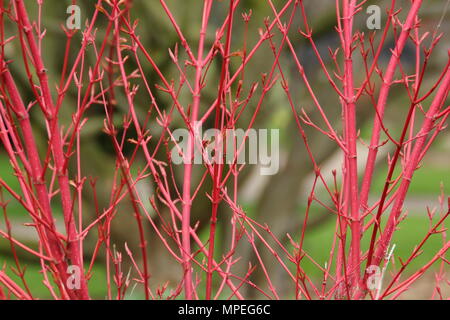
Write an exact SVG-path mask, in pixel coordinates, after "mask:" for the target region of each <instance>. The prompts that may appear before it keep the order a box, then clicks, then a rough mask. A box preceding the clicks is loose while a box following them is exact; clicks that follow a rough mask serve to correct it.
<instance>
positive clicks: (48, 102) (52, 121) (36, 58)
mask: <svg viewBox="0 0 450 320" xmlns="http://www.w3.org/2000/svg"><path fill="white" fill-rule="evenodd" d="M16 10H17V15H18V19H19V21H20V23H21V24H22V26H23V28H24V32H25V35H26V37H27V40H28V45H29V48H30V53H31V57H32V59H33V62H34V66H35V68H36V73H37V75H38V78H39V83H40V85H41V90H42V96H43V100H44V104H45V108H46V111H47V114H48V115H49V116H48V119H47V120H48V122H49V126H50V143H51V146H52V153H53V158H54V160H55V165H56V170H57V175H58V183H59V187H60V193H61V203H62V207H63V212H64V221H65V224H66V231H67V242H68V251H69V256H70V259H71V262H72V263H73V264H74V265H76V266H78V267H79V268H80V269H81V270H84V268H83V265H82V261H83V259H82V257H81V251H80V246H81V243H80V239H78V233H77V230H76V226H75V219H74V217H73V212H72V196H71V194H70V184H69V177H68V174H67V170H66V169H64V164H65V153H64V149H63V142H62V138H61V133H60V130H59V125H58V110H57V109H56V108H55V105H54V103H53V99H52V96H51V92H50V87H49V84H48V77H47V71H46V68H45V66H44V63H43V60H42V57H41V53H40V51H39V48H38V46H37V44H36V41H35V39H34V37H33V33H32V30H33V27H32V25H31V23H30V21H29V18H28V13H27V11H26V8H25V5H24V3H23V0H16ZM77 294H79V296H80V298H82V299H89V295H88V290H87V284H86V278H85V276H84V271H82V272H81V288H80V290H77Z"/></svg>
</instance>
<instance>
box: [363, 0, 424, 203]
mask: <svg viewBox="0 0 450 320" xmlns="http://www.w3.org/2000/svg"><path fill="white" fill-rule="evenodd" d="M421 4H422V0H416V1H414V2H413V4H412V7H411V10H410V11H409V13H408V17H407V19H406V22H405V23H404V24H403V28H402V32H401V34H400V37H399V38H398V40H397V42H396V45H395V49H394V50H393V52H392V56H391V59H390V60H389V64H388V67H387V70H386V73H385V74H384V75H383V81H382V85H381V89H380V93H379V96H378V102H377V106H376V112H377V113H378V115H376V116H375V117H374V123H373V129H372V138H371V141H370V148H369V154H368V156H367V162H366V166H365V173H364V178H363V180H362V181H363V182H362V185H361V209H362V210H365V209H366V208H367V200H368V198H369V192H370V186H371V184H372V178H373V172H374V170H375V163H376V158H377V154H378V148H379V144H380V133H381V129H382V125H383V124H382V121H383V119H384V111H385V109H386V102H387V99H388V95H389V91H390V88H391V85H392V80H393V78H394V74H395V70H396V69H397V65H398V63H399V61H400V57H401V55H402V52H403V49H404V48H405V45H406V41H407V40H408V37H409V34H410V32H411V30H412V28H413V26H414V23H415V19H416V17H417V14H418V12H419V9H420V6H421Z"/></svg>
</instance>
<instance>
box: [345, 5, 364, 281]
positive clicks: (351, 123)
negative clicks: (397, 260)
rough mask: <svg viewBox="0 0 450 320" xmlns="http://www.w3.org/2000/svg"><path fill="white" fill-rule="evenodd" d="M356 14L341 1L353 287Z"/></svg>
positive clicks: (356, 257) (357, 228)
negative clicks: (354, 28) (354, 39)
mask: <svg viewBox="0 0 450 320" xmlns="http://www.w3.org/2000/svg"><path fill="white" fill-rule="evenodd" d="M354 12H355V0H346V1H344V15H343V26H344V29H343V33H344V34H343V39H344V56H345V64H344V78H345V82H344V85H345V90H344V94H345V101H344V122H345V139H346V147H347V152H346V160H345V175H346V176H347V179H346V181H347V188H346V192H348V194H347V199H348V201H349V202H350V203H348V204H347V208H348V207H349V208H350V214H349V213H348V210H347V217H349V216H351V224H350V228H351V232H352V241H351V248H350V255H351V256H350V259H349V265H348V268H349V274H350V282H351V284H352V285H358V284H359V278H360V267H359V262H360V242H361V221H360V215H359V199H358V166H357V151H356V141H357V129H356V104H355V93H354V84H353V59H352V52H353V48H352V42H353V41H352V40H353V31H352V29H353V14H354Z"/></svg>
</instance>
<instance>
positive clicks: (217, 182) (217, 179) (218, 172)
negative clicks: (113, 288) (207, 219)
mask: <svg viewBox="0 0 450 320" xmlns="http://www.w3.org/2000/svg"><path fill="white" fill-rule="evenodd" d="M233 4H234V0H230V10H229V14H228V28H227V37H226V43H225V50H224V53H223V63H222V72H221V75H220V83H219V91H218V98H217V104H216V119H215V128H216V129H220V128H221V127H223V126H220V125H219V121H220V118H221V110H222V103H223V100H224V99H225V92H226V90H225V83H226V78H227V76H228V65H229V55H230V45H231V31H232V27H233V13H234V10H233ZM219 139H220V137H216V138H215V146H216V150H215V156H217V155H218V154H220V152H221V150H220V149H221V145H223V142H222V143H219V141H220V140H219ZM220 160H221V159H220ZM220 160H219V163H216V162H214V176H213V184H214V186H213V192H212V210H211V226H210V232H209V248H208V249H209V250H208V269H207V274H206V299H207V300H210V299H211V291H212V275H213V268H214V266H213V260H214V244H215V235H216V224H217V211H218V208H219V203H220V190H221V179H222V171H223V165H222V162H220Z"/></svg>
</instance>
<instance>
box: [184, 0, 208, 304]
mask: <svg viewBox="0 0 450 320" xmlns="http://www.w3.org/2000/svg"><path fill="white" fill-rule="evenodd" d="M211 7H212V0H205V4H204V7H203V18H202V26H201V30H200V37H199V44H198V52H197V60H196V62H195V88H194V95H193V96H194V97H193V101H192V109H191V116H190V127H191V128H190V129H191V130H190V134H189V139H188V146H187V154H186V157H185V162H186V163H185V165H184V184H183V212H182V219H181V234H182V247H183V261H184V263H183V267H184V289H185V297H186V299H187V300H191V299H193V295H194V289H193V286H192V267H191V236H190V229H191V207H192V199H191V180H192V161H193V157H194V150H195V128H194V124H195V122H196V121H197V119H198V114H199V109H200V96H201V90H202V71H203V67H204V60H203V52H204V46H205V36H206V30H207V27H208V21H209V14H210V13H211Z"/></svg>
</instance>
